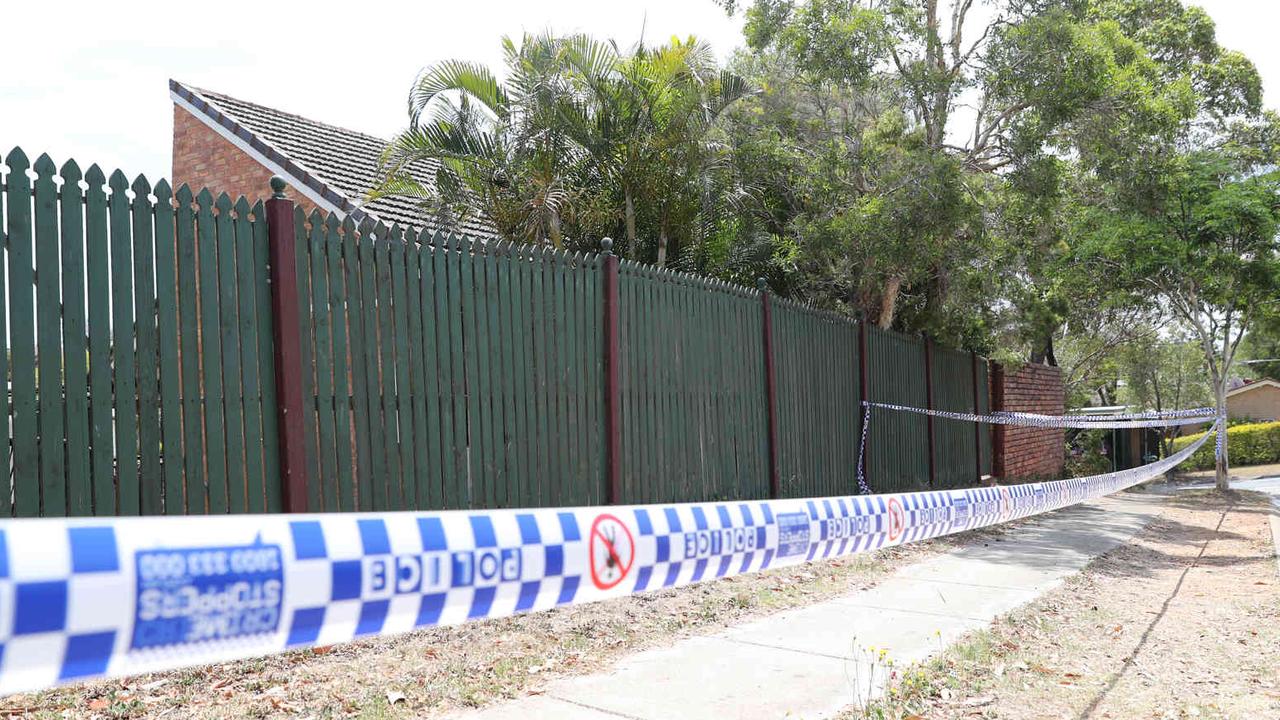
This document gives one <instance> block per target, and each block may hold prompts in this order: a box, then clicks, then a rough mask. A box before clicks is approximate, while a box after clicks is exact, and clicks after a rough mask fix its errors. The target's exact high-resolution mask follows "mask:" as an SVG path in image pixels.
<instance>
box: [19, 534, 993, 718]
mask: <svg viewBox="0 0 1280 720" xmlns="http://www.w3.org/2000/svg"><path fill="white" fill-rule="evenodd" d="M1008 527H1009V526H1007V525H1006V526H1003V527H1002V528H992V529H984V530H977V531H973V532H969V533H963V534H960V535H955V536H951V537H947V538H940V539H938V540H933V541H930V542H925V543H919V544H914V545H908V546H903V547H898V548H891V549H889V550H882V551H879V552H876V553H872V554H867V555H855V556H852V557H848V558H840V559H833V560H828V561H825V562H819V563H813V564H807V565H801V566H798V567H792V568H783V569H778V570H770V571H766V572H762V573H754V574H750V575H744V576H739V577H733V578H726V579H723V580H717V581H713V582H706V583H702V584H699V585H694V586H691V587H685V588H678V589H674V590H665V591H661V592H655V593H646V594H641V595H635V596H631V597H626V598H621V599H618V600H611V601H606V602H600V603H592V604H589V605H581V606H576V607H569V608H561V609H557V610H552V611H549V612H542V613H534V614H530V615H523V616H520V617H514V618H502V619H496V620H486V621H481V622H475V623H469V624H466V625H460V626H457V627H449V628H435V629H430V630H426V631H420V632H415V633H410V634H407V635H402V636H399V637H391V638H374V639H367V640H362V641H358V642H353V643H348V644H343V645H337V646H332V647H324V648H316V649H314V650H304V651H297V652H291V653H285V654H281V655H273V656H270V657H266V658H261V659H257V660H247V661H241V662H233V663H223V664H220V665H212V666H206V667H200V668H195V669H191V670H183V671H175V672H170V673H160V674H155V675H148V676H143V677H137V678H127V679H124V680H112V681H102V682H97V683H90V684H82V685H76V686H70V687H67V688H60V689H55V690H51V691H47V692H43V693H34V694H28V695H18V696H11V697H7V698H0V717H5V716H14V717H33V718H144V717H146V718H151V717H155V718H159V717H170V718H227V717H253V718H275V717H298V718H315V719H316V720H320V719H322V718H351V717H355V718H363V719H365V720H379V719H381V718H400V717H406V718H407V717H413V718H423V717H435V716H439V715H441V714H443V713H446V712H449V711H453V710H457V709H459V708H463V707H480V706H484V705H488V704H490V703H494V702H499V701H502V700H507V699H510V698H514V697H518V696H520V695H524V694H528V693H537V692H539V689H540V688H542V687H543V686H544V685H545V684H546V683H547V682H548V681H549V680H550V679H552V678H555V677H557V676H561V675H571V674H573V675H576V674H584V673H590V672H596V671H599V670H602V669H605V668H606V667H608V666H609V665H610V664H612V663H614V662H616V661H617V659H618V658H619V657H620V656H622V655H624V654H626V653H630V652H634V651H637V650H642V649H645V648H650V647H655V646H660V645H667V644H670V643H672V642H675V641H676V640H678V639H679V638H681V637H684V636H686V635H689V634H701V633H706V632H709V631H712V630H714V629H716V628H719V627H723V626H725V625H729V624H732V623H736V622H741V621H742V620H744V619H746V618H748V617H751V616H757V615H763V614H767V613H771V612H776V611H779V610H783V609H786V608H792V607H798V606H801V605H808V604H811V603H815V602H818V601H820V600H824V599H827V598H830V597H834V596H837V595H842V594H846V593H851V592H854V591H857V590H860V589H864V588H867V587H871V586H872V585H874V584H875V583H876V582H877V581H879V580H880V579H881V578H883V577H885V576H886V575H887V574H889V573H890V572H892V571H893V570H895V569H897V568H899V567H901V566H903V565H906V564H908V563H911V562H914V561H917V560H921V559H923V558H925V557H928V556H930V555H932V554H936V553H939V552H946V551H947V550H950V549H952V548H953V547H956V546H959V545H962V544H964V543H966V542H975V541H980V540H983V539H991V538H993V537H997V536H999V535H1000V534H1003V532H1004V531H1005V530H1006V529H1007V528H1008Z"/></svg>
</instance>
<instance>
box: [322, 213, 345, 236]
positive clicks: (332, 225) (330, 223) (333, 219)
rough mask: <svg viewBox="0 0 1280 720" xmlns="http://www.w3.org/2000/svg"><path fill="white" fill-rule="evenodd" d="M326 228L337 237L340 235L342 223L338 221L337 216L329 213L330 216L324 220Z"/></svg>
mask: <svg viewBox="0 0 1280 720" xmlns="http://www.w3.org/2000/svg"><path fill="white" fill-rule="evenodd" d="M324 226H325V229H326V230H328V231H329V232H330V233H331V234H334V235H336V234H338V228H339V227H341V226H342V222H341V221H340V220H338V217H337V216H336V215H335V214H333V213H329V216H328V217H326V218H325V219H324Z"/></svg>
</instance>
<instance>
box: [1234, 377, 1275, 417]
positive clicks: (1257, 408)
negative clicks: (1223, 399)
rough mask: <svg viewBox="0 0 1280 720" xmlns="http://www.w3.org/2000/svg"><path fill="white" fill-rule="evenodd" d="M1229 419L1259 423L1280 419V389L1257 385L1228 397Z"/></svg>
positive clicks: (1272, 386)
mask: <svg viewBox="0 0 1280 720" xmlns="http://www.w3.org/2000/svg"><path fill="white" fill-rule="evenodd" d="M1255 384H1256V383H1255ZM1227 417H1229V418H1231V419H1232V420H1235V419H1248V420H1257V421H1272V420H1276V419H1280V388H1278V387H1275V386H1274V385H1270V384H1257V387H1250V388H1249V389H1248V390H1245V391H1243V392H1237V393H1236V394H1235V395H1231V396H1229V397H1227Z"/></svg>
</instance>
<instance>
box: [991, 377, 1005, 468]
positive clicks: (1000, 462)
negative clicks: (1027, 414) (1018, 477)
mask: <svg viewBox="0 0 1280 720" xmlns="http://www.w3.org/2000/svg"><path fill="white" fill-rule="evenodd" d="M1004 409H1005V401H1004V366H1003V365H1001V364H1000V363H994V364H992V366H991V408H990V410H991V412H997V411H1001V410H1004ZM1007 431H1008V430H1007V428H1005V426H1004V425H992V426H991V474H992V475H993V476H995V477H998V478H1002V477H1004V473H1005V462H1004V445H1005V436H1006V434H1007Z"/></svg>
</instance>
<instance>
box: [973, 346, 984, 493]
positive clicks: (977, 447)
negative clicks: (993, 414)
mask: <svg viewBox="0 0 1280 720" xmlns="http://www.w3.org/2000/svg"><path fill="white" fill-rule="evenodd" d="M969 364H970V366H971V367H972V368H973V414H974V415H978V414H980V413H981V412H982V411H981V410H980V409H979V406H978V392H979V389H978V353H976V352H974V351H973V350H970V351H969ZM983 389H984V390H986V389H987V388H983ZM973 456H974V458H976V461H975V462H977V465H978V475H977V480H978V482H982V423H977V422H976V423H974V424H973Z"/></svg>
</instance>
